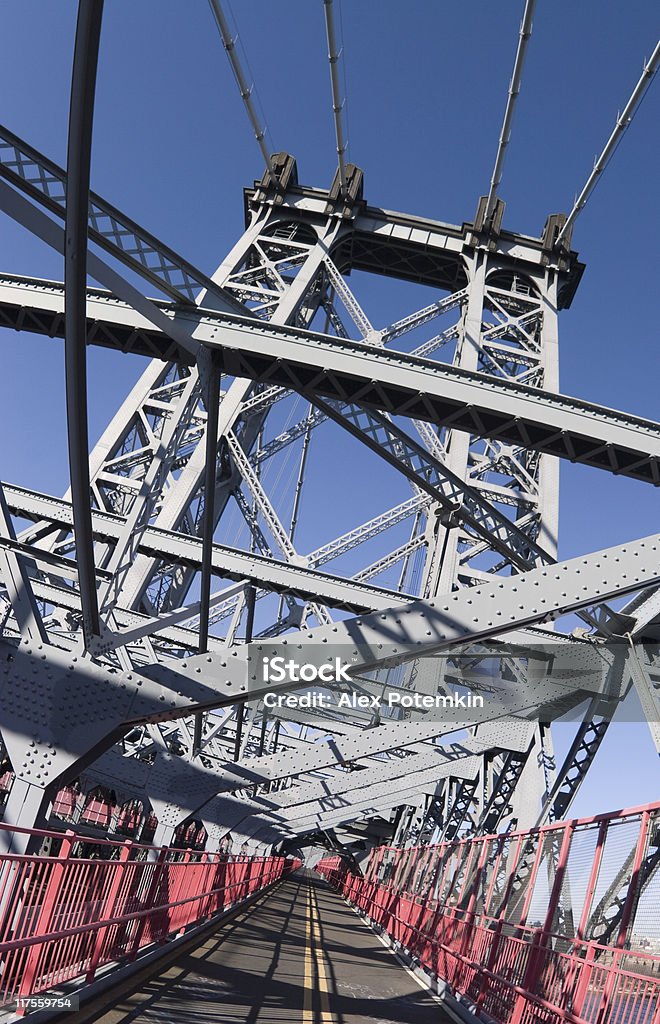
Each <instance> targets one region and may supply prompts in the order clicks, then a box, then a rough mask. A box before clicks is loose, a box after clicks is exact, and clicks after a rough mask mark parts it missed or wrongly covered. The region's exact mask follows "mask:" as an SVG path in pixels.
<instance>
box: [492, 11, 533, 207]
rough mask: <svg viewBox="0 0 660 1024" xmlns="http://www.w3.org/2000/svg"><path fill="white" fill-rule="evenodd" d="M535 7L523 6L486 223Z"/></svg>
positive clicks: (500, 165) (520, 77)
mask: <svg viewBox="0 0 660 1024" xmlns="http://www.w3.org/2000/svg"><path fill="white" fill-rule="evenodd" d="M535 6H536V0H527V3H526V4H525V11H524V14H523V20H522V23H521V25H520V35H519V38H518V49H517V51H516V59H515V61H514V64H513V75H512V76H511V82H510V84H509V95H508V97H507V101H506V109H505V111H504V120H503V121H502V129H501V131H500V141H499V143H498V146H497V155H496V157H495V166H494V167H493V175H492V177H491V179H490V191H489V192H488V199H487V201H486V212H485V216H484V220H485V221H486V222H487V221H488V220H489V218H490V217H491V216H492V213H493V210H494V209H495V200H496V198H497V189H498V188H499V184H500V182H501V180H502V167H503V165H504V154H505V151H506V147H507V146H508V145H509V139H510V138H511V124H512V122H513V112H514V109H515V106H516V100H517V99H518V96H519V94H520V83H521V81H522V69H523V64H524V63H525V54H526V53H527V44H528V42H529V39H530V36H531V34H532V18H533V16H534V7H535Z"/></svg>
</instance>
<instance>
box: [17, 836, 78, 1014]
mask: <svg viewBox="0 0 660 1024" xmlns="http://www.w3.org/2000/svg"><path fill="white" fill-rule="evenodd" d="M74 839H75V835H74V833H73V832H72V831H71V830H70V829H67V831H66V832H65V833H64V838H63V839H62V846H61V849H60V852H59V854H58V855H57V857H53V858H52V867H51V871H50V878H49V879H48V881H47V882H46V887H45V891H44V895H43V899H42V903H41V910H40V911H39V914H38V917H37V920H36V923H35V927H34V933H35V934H36V935H47V934H48V933H49V931H50V930H51V926H52V924H53V918H54V917H55V909H56V906H57V897H58V894H59V892H60V891H61V889H62V881H63V878H64V873H65V871H66V865H67V863H68V861H69V858H70V856H71V850H72V848H73V841H74ZM39 859H40V858H37V857H35V864H38V863H39ZM48 860H49V861H50V860H51V859H50V858H48ZM48 866H49V867H50V866H51V864H50V863H49V865H48ZM43 949H44V947H43V943H37V944H36V945H34V946H31V947H30V950H29V952H28V955H27V957H26V960H25V967H24V968H23V975H22V977H21V983H20V987H19V989H18V996H19V1000H20V997H21V996H29V995H32V992H33V989H34V982H35V978H36V976H37V973H38V969H39V965H40V962H41V957H42V953H43ZM16 1012H17V1013H18V1015H19V1016H23V1014H24V1013H25V1009H23V1008H22V1007H21V1006H20V1002H19V1006H18V1009H17V1011H16Z"/></svg>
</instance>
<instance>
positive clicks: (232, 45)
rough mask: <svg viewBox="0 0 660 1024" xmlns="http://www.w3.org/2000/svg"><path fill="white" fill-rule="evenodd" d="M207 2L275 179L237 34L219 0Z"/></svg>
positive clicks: (267, 164) (264, 133) (257, 137)
mask: <svg viewBox="0 0 660 1024" xmlns="http://www.w3.org/2000/svg"><path fill="white" fill-rule="evenodd" d="M209 4H210V5H211V10H212V11H213V16H214V17H215V21H216V24H217V26H218V29H219V32H220V36H221V38H222V45H223V46H224V48H225V51H226V53H227V56H228V57H229V63H230V64H231V69H232V71H233V72H234V78H235V79H236V84H237V85H238V91H239V93H240V94H241V99H242V100H243V103H244V105H245V109H246V111H247V116H248V119H249V121H250V124H251V126H252V130H253V132H254V137H255V139H256V140H257V143H258V145H259V149H260V150H261V155H262V156H263V158H264V162H265V164H266V168H267V170H268V171H269V172H270V174H271V176H272V178H273V180H274V181H277V175H276V174H275V170H274V168H273V161H272V160H271V157H270V153H269V152H268V149H267V147H266V143H265V137H266V129H265V127H262V126H261V122H260V121H259V117H258V114H257V111H256V109H255V106H254V103H253V102H252V92H253V89H254V83H253V84H252V85H248V84H247V79H246V77H245V75H244V73H243V68H242V67H241V62H240V60H239V58H238V53H237V52H236V41H237V39H238V36H236V37H233V36H232V34H231V31H230V29H229V22H228V21H227V19H226V17H225V13H224V11H223V10H222V7H221V5H220V0H209Z"/></svg>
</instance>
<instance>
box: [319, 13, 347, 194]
mask: <svg viewBox="0 0 660 1024" xmlns="http://www.w3.org/2000/svg"><path fill="white" fill-rule="evenodd" d="M323 12H324V14H325V31H326V36H327V40H328V63H329V64H330V83H331V86H332V115H333V118H334V122H335V138H336V140H337V158H338V160H339V180H340V182H341V193H342V195H346V139H345V138H344V125H343V121H342V110H343V108H344V101H343V100H342V98H341V88H340V85H339V58H340V57H341V50H338V49H337V37H336V34H335V22H334V14H333V0H323Z"/></svg>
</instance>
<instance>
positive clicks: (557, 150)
mask: <svg viewBox="0 0 660 1024" xmlns="http://www.w3.org/2000/svg"><path fill="white" fill-rule="evenodd" d="M335 6H336V7H339V6H341V9H342V10H341V13H342V21H343V39H344V48H345V66H346V79H347V87H348V116H349V124H350V157H351V159H352V160H353V161H354V162H355V163H357V164H359V165H360V166H361V167H363V168H364V171H365V195H366V198H367V199H368V201H369V202H370V203H373V204H374V205H379V206H384V207H388V208H391V209H401V210H409V211H410V212H415V213H419V214H422V215H425V216H429V217H437V218H439V219H441V220H446V221H450V222H454V223H460V222H461V221H463V220H470V219H471V218H472V217H473V215H474V211H475V208H476V203H477V199H478V196H479V195H480V194H483V193H484V192H485V191H487V187H488V182H489V177H490V173H491V169H492V163H493V159H494V155H495V148H496V143H497V137H498V132H499V128H500V123H501V118H502V114H503V109H504V102H505V97H506V90H507V86H508V82H509V78H510V75H511V68H512V63H513V57H514V53H515V46H516V40H517V32H518V26H519V22H520V19H521V16H522V9H523V3H522V0H502V2H500V3H492V2H490V0H489V2H487V0H465V2H464V3H461V4H458V3H450V2H445V3H440V2H435V0H409V2H407V3H400V2H395V0H378V2H376V0H343V2H342V3H341V5H339V4H336V5H335ZM75 10H76V5H75V3H73V2H71V0H56V2H53V0H20V2H19V0H5V2H4V3H3V4H2V5H1V7H0V28H1V30H2V35H3V60H2V62H1V64H0V96H2V104H1V110H2V113H1V115H0V120H1V121H3V122H4V123H5V124H6V125H7V126H8V127H10V128H11V129H12V130H14V131H16V132H17V133H18V134H19V135H22V136H23V137H24V138H26V139H28V140H29V141H31V142H32V143H33V144H34V145H35V146H36V147H37V148H39V149H41V150H42V151H43V152H45V153H47V154H48V155H50V156H51V157H52V158H54V159H55V160H57V161H58V162H60V163H64V161H65V152H66V119H67V110H68V89H69V75H70V66H71V54H72V43H73V33H74V25H75ZM233 10H234V14H235V16H236V21H237V23H238V26H239V29H240V33H241V38H242V40H243V43H244V45H245V49H246V52H247V54H248V56H249V60H250V64H251V67H252V70H253V71H254V77H255V81H256V84H257V89H258V93H259V97H260V100H261V104H262V106H263V109H264V111H265V115H266V121H267V123H268V127H269V129H270V135H271V139H272V143H273V148H274V149H286V150H288V151H290V152H291V153H293V154H294V155H295V156H296V157H297V159H298V166H299V175H300V178H301V180H302V181H303V182H306V183H310V184H314V185H322V186H323V185H325V186H327V185H329V183H330V181H331V179H332V175H333V171H334V140H333V134H332V122H331V116H330V95H329V83H328V69H327V63H326V60H325V52H326V50H325V36H324V28H323V10H322V3H321V0H288V2H287V3H285V4H282V5H279V6H277V7H274V6H273V4H272V3H271V2H266V0H241V2H237V0H234V4H233ZM659 22H660V18H658V7H657V4H656V3H655V2H653V0H629V2H628V3H626V4H625V5H624V4H622V3H621V2H620V0H581V2H580V3H569V2H567V0H559V2H549V0H540V3H539V4H538V10H537V15H536V19H535V25H534V34H533V37H532V40H531V43H530V47H529V52H528V60H527V65H526V68H525V73H524V80H523V90H522V94H521V98H520V102H519V106H518V110H517V114H516V120H515V123H514V130H513V139H512V142H511V145H510V147H509V152H508V155H507V161H506V165H505V170H504V180H503V183H502V187H501V195H502V197H503V198H504V199H505V200H506V202H507V207H506V214H505V226H507V227H509V228H511V229H514V230H518V231H522V232H527V233H530V234H538V233H539V232H540V231H541V229H542V227H543V223H544V221H545V218H546V215H547V214H548V213H551V212H555V211H558V210H567V209H568V208H569V207H570V205H571V204H572V201H573V198H574V194H575V193H576V191H578V190H579V188H580V187H581V185H582V184H583V182H584V180H585V178H586V176H587V174H588V172H589V170H590V168H591V166H592V163H593V159H594V156H595V155H596V153H597V152H598V151H599V150H600V149H601V148H602V145H603V143H604V141H605V139H606V138H607V136H608V135H609V132H610V130H611V128H612V126H613V123H614V119H615V116H616V114H617V111H618V110H619V109H620V108H621V107H622V106H623V104H624V103H625V101H626V99H627V98H628V95H629V93H630V91H631V89H632V87H633V85H634V83H635V82H636V81H637V79H638V77H639V74H640V72H641V67H642V60H643V58H644V57H645V56H646V57H647V56H648V55H650V53H651V51H652V49H653V46H654V44H655V40H656V38H657V35H658V24H659ZM659 110H660V87H659V86H658V83H657V82H656V83H655V86H654V88H653V89H652V90H651V93H650V95H649V96H648V97H647V99H646V100H645V102H644V104H643V105H642V108H641V110H640V112H639V114H638V116H637V118H636V120H635V122H634V123H633V125H632V127H631V128H630V130H629V132H628V133H627V135H626V137H625V138H624V141H623V143H622V145H621V147H620V148H619V150H618V152H617V153H616V155H615V158H614V160H613V162H612V164H611V165H610V167H609V168H608V170H607V172H606V174H605V177H604V179H603V181H602V182H601V183H600V185H599V186H598V188H597V191H596V193H595V194H594V196H593V198H592V200H591V202H590V204H589V206H588V207H587V210H586V211H585V212H584V213H583V215H582V216H581V218H580V219H579V220H578V223H577V226H576V230H575V233H574V246H575V247H576V248H577V249H578V250H579V252H580V255H581V258H582V259H584V260H585V262H586V263H587V271H586V273H585V276H584V279H583V282H582V285H581V287H580V290H579V292H578V295H577V297H576V300H575V302H574V305H573V308H572V309H571V310H569V311H568V312H565V313H563V314H562V317H561V321H560V328H561V336H560V353H561V355H560V360H561V388H562V391H564V392H565V393H568V394H574V395H577V396H580V397H584V398H587V399H590V400H592V401H596V402H601V403H603V404H604V405H608V406H613V407H618V408H621V409H625V410H629V411H631V412H635V413H639V414H642V415H646V416H650V417H652V418H658V401H657V381H658V356H657V348H656V341H655V336H656V333H657V331H656V324H657V318H658V314H657V309H656V295H657V255H658V254H657V217H658V208H657V186H656V184H655V179H656V177H657V165H658V164H657V158H658V139H657V125H658V121H659V117H658V114H659ZM260 159H261V158H260V155H259V153H258V150H257V147H256V144H255V142H254V139H252V138H251V135H250V131H249V128H248V125H247V121H246V118H245V115H244V111H243V108H242V106H241V103H240V101H239V99H238V96H237V92H236V87H235V84H234V81H233V79H232V76H231V72H230V70H229V67H228V64H227V62H226V58H225V55H224V53H223V51H222V47H221V44H220V40H219V38H218V36H217V32H216V30H215V27H214V23H213V20H212V16H211V13H210V9H209V7H208V4H207V3H206V2H205V0H139V2H138V3H136V2H135V0H111V2H108V3H107V4H106V13H105V17H104V30H103V44H102V53H101V65H100V71H99V83H98V90H97V110H96V122H95V139H94V160H93V174H92V183H93V187H94V188H95V190H96V191H97V192H100V193H101V194H102V195H104V196H106V197H107V198H108V199H109V200H110V201H111V202H113V203H115V204H116V205H117V206H119V207H120V208H122V209H124V210H125V211H126V212H127V213H128V214H129V215H131V216H133V217H134V218H135V219H136V220H138V221H139V222H141V223H143V224H144V225H145V226H146V227H148V228H150V229H152V230H153V231H154V232H155V233H156V234H157V235H160V236H161V237H162V238H163V239H164V240H165V241H167V242H169V243H170V244H171V245H173V246H174V247H175V248H177V249H178V250H179V251H181V252H182V253H183V254H184V255H186V256H187V257H188V258H189V259H190V260H192V262H194V263H196V264H198V265H199V266H200V267H201V268H202V269H204V270H205V271H207V272H210V271H212V270H213V269H214V267H215V266H216V265H217V263H218V262H219V261H220V259H221V258H222V256H223V255H224V253H225V252H226V251H227V249H228V248H229V247H230V246H231V245H232V243H233V242H234V240H235V238H236V237H237V236H238V234H239V233H240V231H241V230H242V227H243V208H242V195H241V190H242V187H243V186H244V185H245V184H248V183H250V182H251V181H252V179H253V178H254V177H256V176H260V174H261V170H262V168H261V163H260ZM654 227H655V230H654ZM0 258H1V263H0V271H1V270H6V271H8V272H13V273H26V274H32V275H35V276H44V277H51V278H54V279H58V280H60V279H61V278H62V273H63V271H62V266H61V260H60V259H59V258H58V257H57V256H56V255H54V254H53V253H51V252H50V251H49V250H47V249H45V247H43V246H42V245H41V244H40V243H38V242H36V241H35V240H34V239H32V238H31V237H30V236H28V235H27V234H26V233H25V232H24V231H22V230H21V229H19V228H17V227H15V226H14V225H13V224H12V223H11V222H9V221H8V220H7V219H6V218H4V217H2V218H1V219H0ZM355 287H356V289H357V290H358V292H359V296H360V298H361V300H362V302H363V305H364V306H365V309H366V310H367V312H368V314H369V315H370V317H371V319H372V321H373V322H374V324H375V325H376V326H383V325H385V324H386V323H388V322H389V321H390V320H391V319H392V318H393V317H394V316H396V315H399V314H402V313H405V312H408V311H409V310H410V309H411V308H415V306H416V304H417V303H416V301H415V298H414V297H412V296H411V294H410V291H409V290H400V289H397V288H392V287H390V286H389V285H388V284H385V285H383V282H367V281H365V280H364V279H362V278H361V279H360V280H358V279H357V277H356V279H355ZM422 301H423V300H422ZM419 304H421V303H419ZM1 343H2V349H1V351H2V363H1V364H0V365H2V374H1V375H0V400H1V402H2V406H1V408H2V426H3V429H2V436H3V446H2V447H3V451H2V465H1V469H0V475H1V476H2V478H3V479H5V480H11V481H15V482H20V483H23V484H27V485H31V486H34V487H36V488H38V489H40V490H44V491H47V492H51V493H54V494H57V493H63V492H64V491H65V489H66V487H67V483H68V482H67V471H66V439H65V429H64V398H63V360H62V347H61V343H60V342H57V341H52V342H51V341H48V340H47V339H43V338H38V339H37V338H34V339H32V338H30V337H29V336H28V335H24V334H21V335H14V334H10V333H8V332H6V331H3V332H2V336H1ZM141 368H142V364H141V363H140V361H139V360H137V359H135V358H132V357H125V356H124V357H122V356H119V355H115V354H114V353H108V352H103V351H100V350H93V351H92V352H90V423H91V433H92V437H93V438H94V437H96V436H97V435H98V433H99V432H100V430H101V429H102V427H103V425H104V424H105V423H106V422H107V421H108V419H109V418H110V416H111V415H112V413H113V411H114V410H115V408H116V407H117V405H118V404H119V402H120V401H121V400H122V398H123V397H124V395H125V393H126V391H127V389H128V387H129V386H130V384H131V383H132V382H133V380H134V379H135V378H136V377H137V375H138V374H139V372H140V370H141ZM329 454H330V455H331V454H332V453H329ZM336 468H337V470H339V464H336ZM383 479H384V480H385V479H387V477H386V475H384V477H383ZM561 483H562V498H561V521H560V554H561V555H562V556H564V557H569V556H571V555H574V554H577V553H580V552H582V551H589V550H594V549H597V548H600V547H604V546H607V545H609V544H614V543H617V542H621V541H624V540H627V539H630V538H632V537H637V536H642V535H644V534H647V533H651V532H653V531H654V530H656V529H657V509H658V495H657V492H655V491H653V490H651V489H649V488H646V487H644V486H643V485H642V484H638V483H634V482H630V481H624V480H619V479H616V478H614V477H611V476H609V475H608V474H605V473H600V472H597V471H595V470H586V469H583V468H580V467H573V466H570V465H564V466H563V467H562V478H561ZM382 507H384V506H382ZM320 508H321V506H319V509H318V510H317V513H316V514H317V516H319V515H320V516H321V517H322V516H323V513H322V512H321V511H320ZM333 511H334V510H333ZM358 511H360V510H359V509H357V506H356V514H357V512H358ZM358 519H359V516H358ZM326 525H328V524H326ZM335 532H339V531H338V530H334V529H332V528H330V527H329V529H328V531H326V533H327V539H329V538H330V537H331V536H332V535H333V534H334V533H335ZM303 549H304V545H303ZM599 762H600V764H599V766H598V770H597V772H596V773H595V774H594V776H593V779H592V780H590V781H589V782H588V783H587V784H586V786H585V787H584V789H583V792H582V795H581V797H580V799H579V802H578V804H577V805H576V810H577V811H579V812H582V813H585V812H590V811H594V810H605V809H608V808H609V807H610V806H614V805H616V806H619V805H624V804H631V803H635V802H638V801H642V800H650V799H653V798H655V797H656V796H658V795H660V787H659V786H658V776H657V761H656V759H655V756H654V753H653V750H652V746H651V742H650V739H649V737H648V734H647V732H646V731H645V728H644V727H642V726H638V727H635V726H633V725H626V726H624V725H621V726H619V727H618V728H617V729H613V730H611V731H610V737H608V741H607V744H606V746H605V747H604V748H603V751H602V753H601V755H600V757H599Z"/></svg>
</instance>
